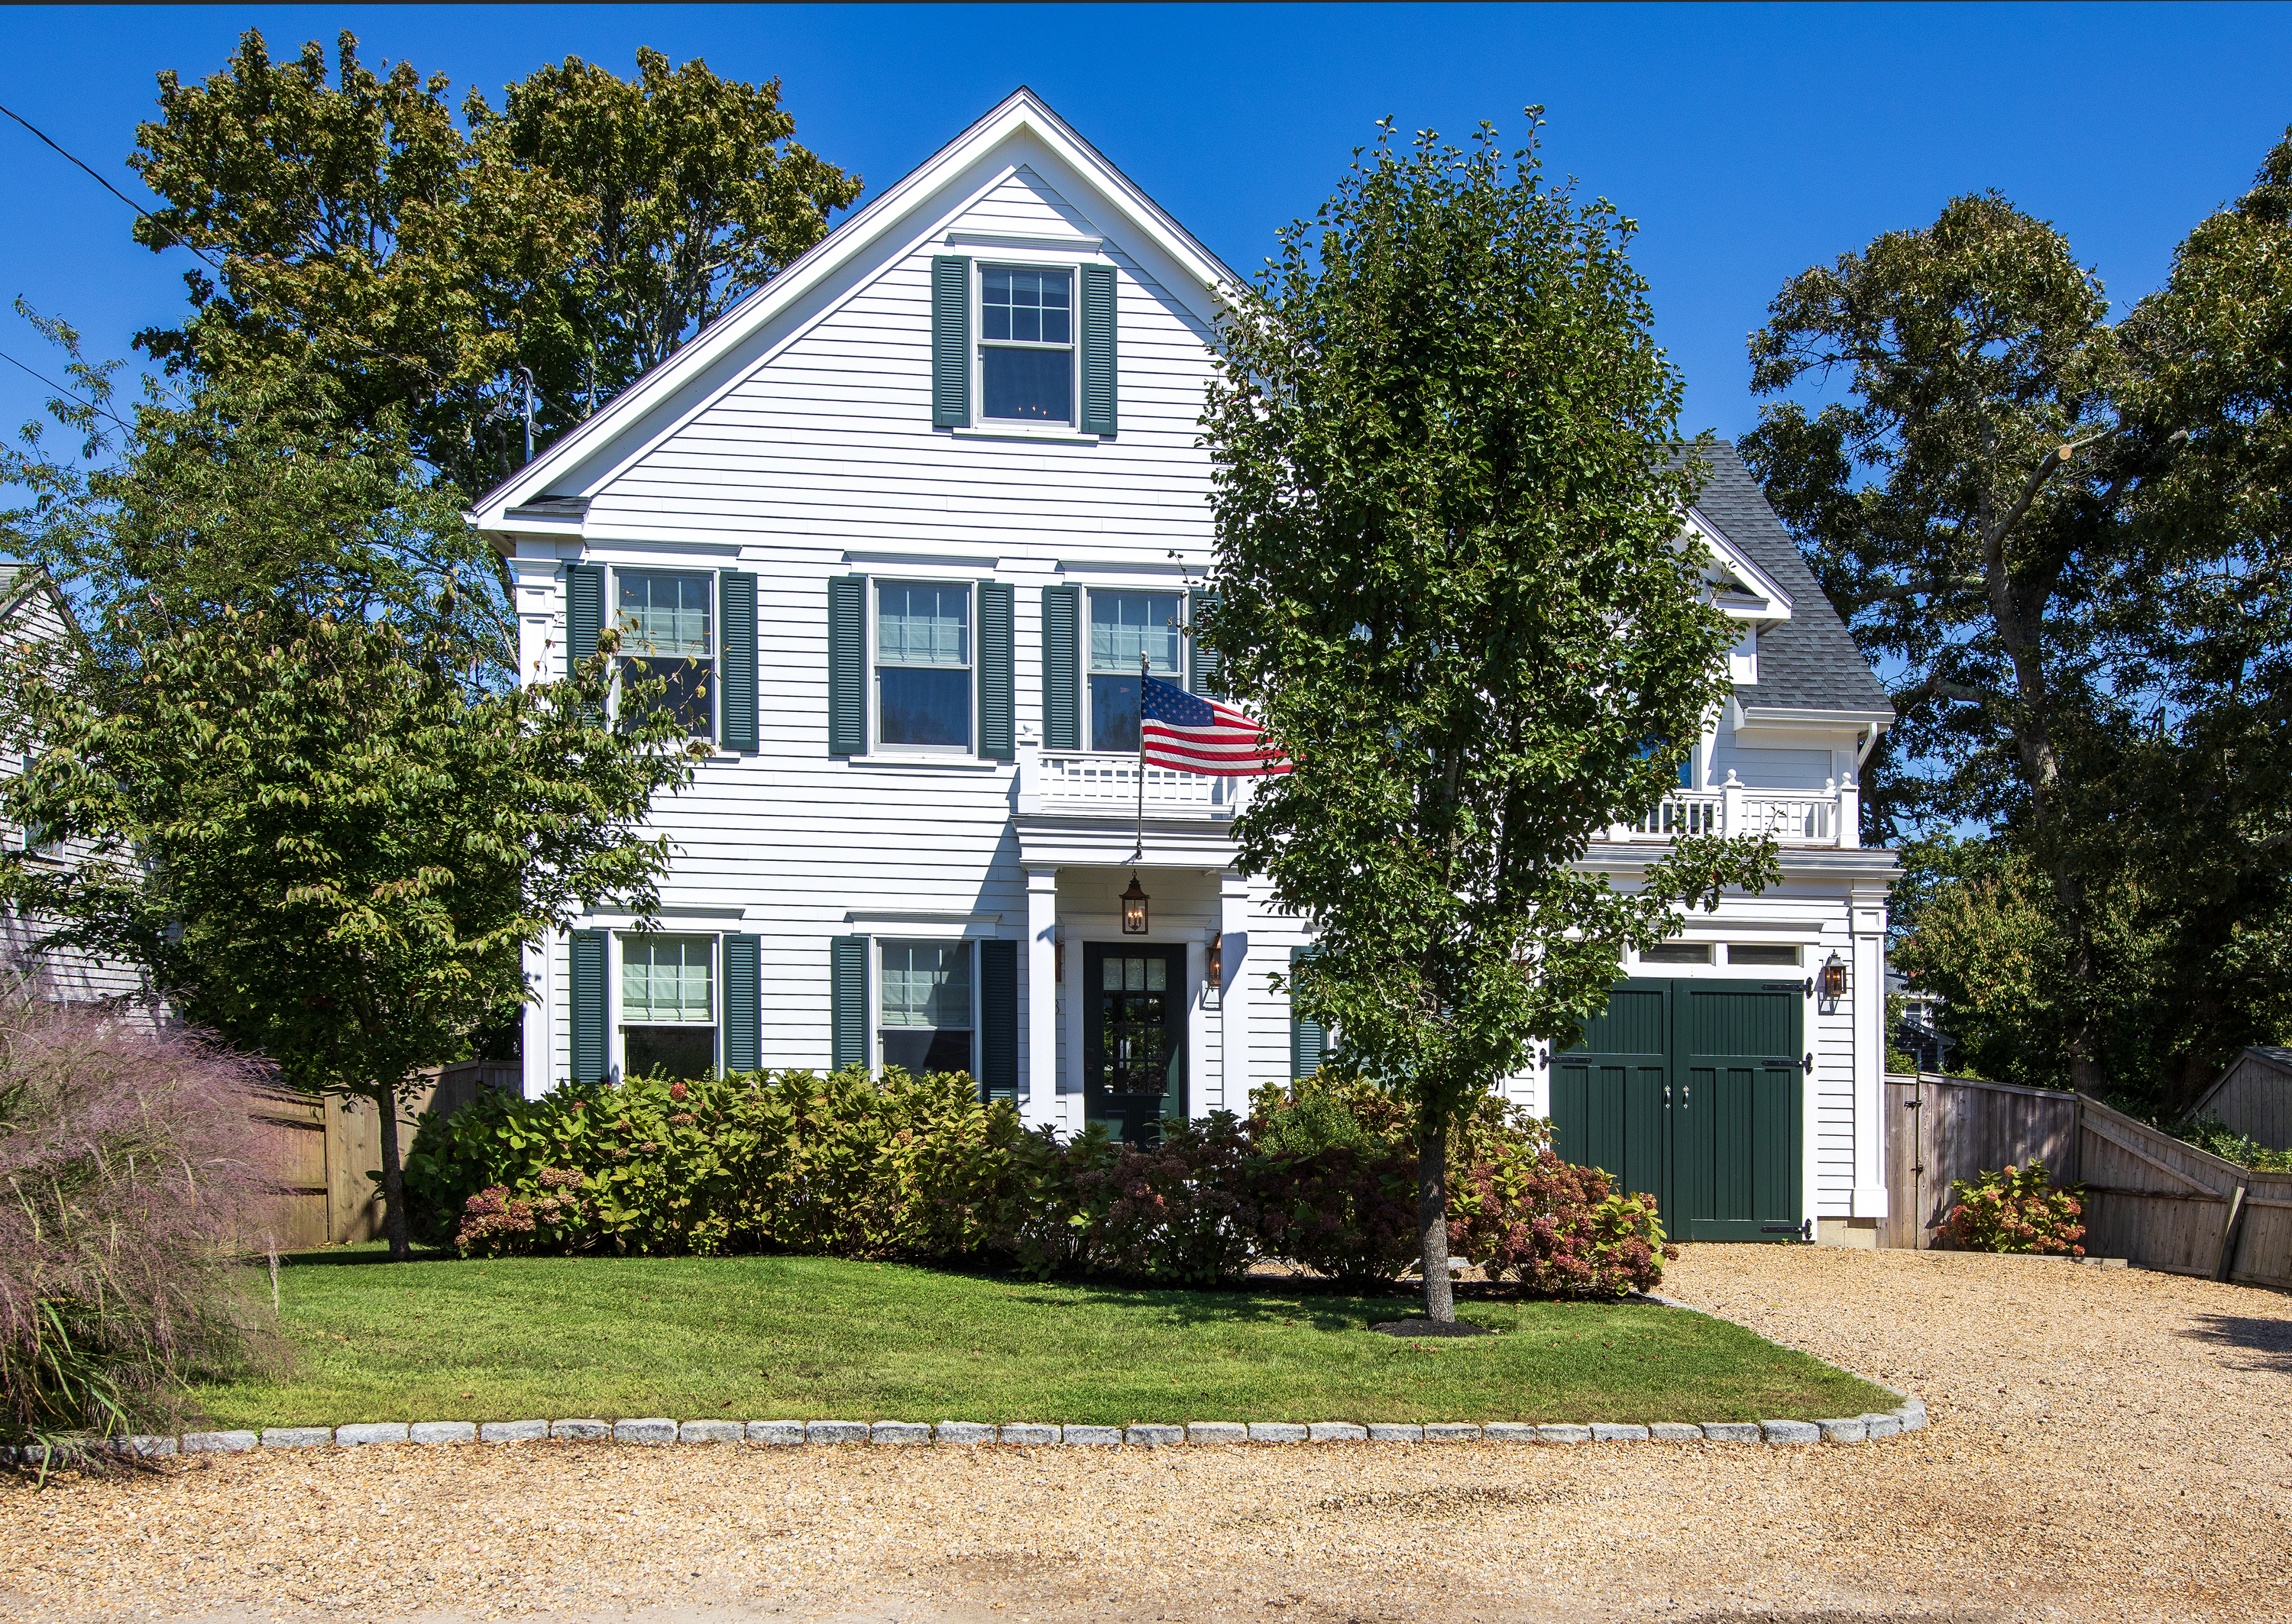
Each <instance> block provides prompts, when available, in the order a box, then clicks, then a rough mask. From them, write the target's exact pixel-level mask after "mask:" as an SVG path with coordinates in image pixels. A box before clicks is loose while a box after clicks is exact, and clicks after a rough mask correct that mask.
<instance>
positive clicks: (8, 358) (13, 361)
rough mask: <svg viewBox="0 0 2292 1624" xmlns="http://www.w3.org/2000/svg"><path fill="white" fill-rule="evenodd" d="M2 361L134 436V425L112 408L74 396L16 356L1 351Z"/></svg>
mask: <svg viewBox="0 0 2292 1624" xmlns="http://www.w3.org/2000/svg"><path fill="white" fill-rule="evenodd" d="M0 361H5V362H7V363H8V365H9V366H12V367H14V368H15V369H16V370H17V371H18V372H23V373H30V374H31V375H32V376H33V377H35V378H37V379H38V380H39V381H40V382H43V383H44V384H46V385H47V386H48V387H49V388H50V389H52V390H55V391H56V393H57V394H59V395H61V396H62V397H63V398H65V399H67V400H69V401H71V402H73V403H75V404H76V405H78V406H85V407H86V408H87V409H88V410H89V411H91V412H100V413H101V414H103V415H104V416H106V417H109V419H111V421H112V422H116V423H117V424H118V425H119V426H120V428H122V429H123V430H126V431H127V432H128V433H130V434H133V432H134V431H135V429H134V425H133V424H132V423H130V422H127V420H126V419H125V418H123V417H121V416H120V415H119V414H117V412H114V411H113V410H112V409H111V408H110V407H109V406H98V405H96V403H95V402H94V401H93V400H85V399H82V398H80V397H79V396H77V395H75V394H73V393H72V392H71V390H68V389H66V388H65V387H64V386H63V385H62V384H61V383H59V382H56V381H55V380H54V379H53V378H51V377H49V376H48V375H47V374H45V373H43V372H34V371H33V370H32V368H30V367H28V366H25V365H24V363H23V362H21V361H20V360H18V359H17V358H15V357H14V356H12V355H10V354H9V353H8V352H7V351H6V350H0Z"/></svg>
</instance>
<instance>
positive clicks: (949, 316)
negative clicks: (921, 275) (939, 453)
mask: <svg viewBox="0 0 2292 1624" xmlns="http://www.w3.org/2000/svg"><path fill="white" fill-rule="evenodd" d="M970 426H971V261H969V260H967V259H965V258H964V257H963V256H962V255H961V254H959V253H943V254H940V255H939V256H938V257H937V258H935V259H933V260H932V427H933V428H934V429H967V428H969V427H970Z"/></svg>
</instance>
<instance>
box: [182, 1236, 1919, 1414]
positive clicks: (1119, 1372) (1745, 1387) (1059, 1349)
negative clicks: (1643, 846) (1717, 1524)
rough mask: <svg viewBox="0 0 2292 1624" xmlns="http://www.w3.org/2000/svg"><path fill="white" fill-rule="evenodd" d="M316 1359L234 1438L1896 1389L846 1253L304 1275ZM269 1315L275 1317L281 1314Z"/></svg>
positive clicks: (1601, 1406) (1544, 1317)
mask: <svg viewBox="0 0 2292 1624" xmlns="http://www.w3.org/2000/svg"><path fill="white" fill-rule="evenodd" d="M281 1290H282V1301H283V1317H284V1321H285V1325H286V1331H287V1333H288V1336H289V1338H290V1339H291V1340H292V1342H293V1344H294V1346H295V1350H296V1354H297V1361H296V1364H295V1368H294V1369H293V1370H292V1371H290V1372H288V1374H287V1376H286V1379H284V1380H282V1381H279V1382H277V1383H253V1382H243V1383H237V1384H233V1385H230V1386H217V1387H207V1388H204V1389H202V1390H201V1391H200V1393H199V1395H198V1396H199V1398H200V1400H201V1402H202V1403H203V1404H204V1405H205V1407H206V1411H207V1412H208V1414H209V1415H210V1416H211V1417H212V1418H213V1423H214V1425H218V1426H237V1427H253V1426H292V1425H296V1424H302V1425H318V1424H323V1423H341V1422H344V1421H380V1420H488V1419H491V1420H510V1419H522V1418H526V1417H535V1416H538V1417H547V1418H554V1417H559V1416H604V1417H608V1418H612V1417H621V1416H644V1415H666V1416H673V1417H676V1418H678V1419H693V1418H696V1417H706V1416H722V1417H729V1418H734V1419H744V1420H745V1419H784V1418H785V1419H817V1418H834V1419H905V1420H919V1421H933V1420H976V1421H1004V1420H1045V1421H1080V1422H1099V1423H1108V1422H1128V1421H1185V1420H1232V1419H1240V1420H1295V1421H1303V1420H1330V1419H1341V1420H1354V1421H1370V1420H1402V1421H1436V1420H1465V1421H1477V1420H1528V1421H1538V1420H1541V1421H1585V1420H1602V1421H1660V1420H1679V1421H1722V1420H1755V1419H1764V1418H1771V1417H1810V1418H1811V1417H1816V1416H1832V1415H1856V1414H1860V1412H1862V1411H1868V1410H1884V1409H1889V1408H1891V1407H1892V1406H1893V1404H1894V1403H1896V1402H1897V1401H1896V1400H1894V1399H1893V1398H1891V1397H1889V1396H1888V1395H1886V1394H1885V1392H1884V1390H1883V1389H1882V1388H1879V1387H1873V1386H1871V1385H1869V1384H1868V1383H1867V1382H1863V1381H1860V1380H1858V1379H1855V1378H1853V1377H1852V1376H1848V1375H1845V1374H1843V1373H1842V1372H1840V1371H1836V1370H1833V1369H1832V1368H1830V1367H1829V1366H1828V1365H1826V1364H1823V1363H1820V1361H1818V1360H1815V1359H1812V1358H1809V1357H1808V1356H1806V1355H1804V1354H1797V1353H1793V1352H1790V1351H1789V1350H1788V1349H1785V1348H1780V1347H1776V1346H1775V1345H1774V1344H1772V1343H1771V1342H1767V1341H1764V1340H1762V1339H1760V1338H1758V1337H1755V1336H1754V1335H1752V1334H1751V1333H1750V1332H1749V1331H1744V1330H1742V1329H1741V1328H1739V1327H1738V1326H1734V1325H1730V1324H1726V1323H1723V1322H1721V1321H1718V1320H1713V1319H1708V1318H1706V1317H1705V1316H1703V1315H1701V1314H1689V1313H1686V1312H1684V1311H1683V1310H1679V1309H1672V1308H1658V1307H1652V1306H1635V1305H1627V1304H1613V1305H1587V1304H1570V1303H1497V1302H1470V1303H1466V1304H1464V1305H1462V1307H1461V1317H1463V1318H1465V1319H1470V1320H1475V1321H1478V1322H1479V1323H1481V1324H1485V1325H1488V1326H1490V1327H1491V1328H1493V1329H1495V1330H1496V1331H1499V1332H1501V1333H1502V1334H1501V1335H1498V1336H1494V1337H1476V1338H1470V1339H1462V1338H1460V1339H1448V1340H1443V1341H1439V1342H1404V1341H1398V1340H1395V1339H1392V1338H1390V1337H1384V1336H1378V1335H1375V1334H1373V1333H1371V1332H1370V1331H1369V1330H1368V1327H1369V1326H1370V1325H1371V1324H1373V1323H1376V1322H1378V1321H1382V1320H1391V1319H1398V1318H1400V1317H1402V1316H1404V1315H1405V1314H1408V1312H1409V1311H1410V1307H1411V1305H1410V1303H1409V1302H1408V1300H1407V1299H1403V1298H1356V1297H1338V1296H1327V1295H1322V1294H1320V1293H1316V1292H1299V1291H1285V1290H1271V1289H1269V1290H1248V1291H1175V1290H1134V1289H1127V1288H1120V1287H1115V1286H1108V1285H1094V1284H1056V1285H1038V1284H1035V1283H1032V1282H1026V1281H1021V1280H1013V1279H1006V1278H1000V1277H995V1276H988V1275H979V1274H950V1273H946V1272H943V1271H940V1270H935V1269H928V1268H913V1267H906V1266H900V1265H895V1264H881V1265H877V1264H868V1263H852V1262H844V1261H840V1260H836V1259H833V1258H643V1259H621V1258H530V1259H520V1260H517V1261H513V1262H500V1261H495V1262H464V1261H460V1260H457V1259H440V1260H434V1261H424V1262H416V1263H408V1264H390V1263H379V1262H369V1261H366V1260H365V1258H358V1257H356V1256H355V1255H345V1254H315V1255H312V1256H311V1257H309V1258H304V1259H298V1260H295V1261H292V1262H289V1263H288V1264H287V1266H286V1267H285V1268H284V1270H283V1271H282V1287H281ZM267 1307H268V1305H267V1304H266V1305H265V1308H266V1311H267Z"/></svg>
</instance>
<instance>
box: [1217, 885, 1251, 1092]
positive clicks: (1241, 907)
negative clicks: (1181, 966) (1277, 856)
mask: <svg viewBox="0 0 2292 1624" xmlns="http://www.w3.org/2000/svg"><path fill="white" fill-rule="evenodd" d="M1218 929H1219V931H1220V933H1221V934H1222V935H1223V937H1224V943H1223V948H1222V956H1223V960H1224V962H1223V964H1222V965H1221V966H1220V967H1219V969H1220V972H1221V974H1222V975H1223V977H1224V981H1225V985H1223V986H1222V987H1220V988H1219V989H1218V1092H1219V1094H1220V1095H1221V1096H1222V1097H1223V1100H1224V1102H1225V1103H1224V1108H1225V1109H1226V1110H1228V1111H1231V1112H1233V1113H1235V1114H1237V1115H1239V1114H1242V1113H1247V1111H1248V1109H1249V1086H1250V1075H1249V1018H1250V1004H1249V881H1247V880H1245V879H1243V878H1242V877H1241V874H1240V873H1239V871H1237V870H1234V869H1228V870H1226V871H1225V872H1224V873H1223V875H1222V876H1221V877H1220V879H1219V882H1218Z"/></svg>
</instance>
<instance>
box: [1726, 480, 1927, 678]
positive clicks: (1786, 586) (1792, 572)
mask: <svg viewBox="0 0 2292 1624" xmlns="http://www.w3.org/2000/svg"><path fill="white" fill-rule="evenodd" d="M1694 449H1695V451H1696V453H1697V454H1699V456H1701V458H1702V459H1703V461H1704V462H1707V463H1708V464H1709V465H1710V468H1711V473H1710V477H1709V478H1707V479H1705V480H1704V482H1703V488H1702V489H1701V490H1699V491H1698V492H1697V493H1696V496H1695V512H1696V515H1697V517H1699V518H1700V519H1702V520H1703V522H1704V523H1705V524H1707V525H1709V526H1710V527H1712V528H1713V529H1714V530H1716V531H1718V532H1719V534H1720V535H1723V536H1725V537H1726V538H1727V540H1728V542H1729V543H1730V544H1731V545H1732V546H1734V547H1735V548H1737V549H1739V551H1741V552H1742V553H1743V555H1744V556H1745V557H1746V558H1747V559H1750V560H1751V562H1752V563H1754V564H1755V565H1756V566H1757V567H1758V568H1759V569H1760V570H1761V572H1762V573H1763V574H1764V575H1767V576H1768V577H1769V578H1770V579H1771V580H1772V581H1773V582H1774V583H1775V584H1776V585H1777V586H1779V587H1780V588H1781V589H1782V590H1783V591H1784V593H1785V594H1786V595H1787V596H1788V598H1789V599H1790V602H1791V614H1790V618H1789V619H1788V620H1785V621H1779V622H1777V623H1774V624H1772V625H1770V626H1767V627H1765V628H1764V629H1763V630H1762V631H1760V633H1759V679H1758V681H1757V682H1755V683H1745V684H1743V685H1741V686H1739V687H1737V689H1736V690H1735V697H1736V701H1737V703H1739V704H1741V705H1742V706H1743V707H1744V708H1745V709H1746V710H1747V711H1757V710H1767V709H1784V710H1793V711H1844V712H1862V713H1876V712H1884V714H1885V715H1886V716H1887V717H1888V718H1889V719H1891V718H1892V717H1893V714H1894V707H1893V701H1892V700H1891V699H1889V698H1888V697H1887V695H1886V689H1885V687H1884V684H1882V683H1881V682H1880V681H1879V680H1878V679H1877V676H1876V673H1875V672H1873V671H1871V669H1870V663H1869V662H1868V660H1865V659H1864V658H1863V657H1862V651H1861V650H1860V648H1857V647H1855V646H1854V639H1853V638H1852V636H1851V635H1849V634H1848V632H1847V630H1846V625H1845V623H1844V622H1843V621H1841V620H1840V619H1839V618H1838V611H1837V610H1836V609H1834V608H1832V607H1830V599H1828V598H1826V597H1824V596H1823V593H1822V588H1821V587H1820V586H1818V585H1817V584H1816V583H1815V579H1814V574H1813V572H1812V570H1810V569H1808V568H1807V567H1806V560H1805V559H1802V558H1800V557H1799V552H1798V547H1797V544H1796V543H1794V542H1793V541H1792V540H1791V538H1790V533H1789V532H1788V531H1787V530H1785V529H1784V528H1783V527H1782V521H1781V520H1780V519H1777V518H1776V517H1775V511H1774V510H1773V509H1772V508H1771V507H1769V506H1768V505H1767V498H1766V495H1765V494H1764V493H1763V492H1762V491H1761V490H1760V489H1759V482H1758V480H1757V479H1755V478H1753V477H1752V474H1751V470H1750V469H1749V468H1747V467H1746V466H1745V465H1744V462H1743V458H1742V454H1740V453H1739V452H1738V451H1737V450H1736V449H1735V446H1734V442H1732V441H1731V440H1717V441H1714V442H1709V443H1707V444H1704V445H1701V446H1697V447H1695V448H1694ZM1686 450H1687V448H1686V447H1682V448H1681V455H1682V456H1683V457H1684V455H1685V454H1686Z"/></svg>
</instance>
